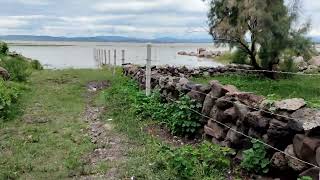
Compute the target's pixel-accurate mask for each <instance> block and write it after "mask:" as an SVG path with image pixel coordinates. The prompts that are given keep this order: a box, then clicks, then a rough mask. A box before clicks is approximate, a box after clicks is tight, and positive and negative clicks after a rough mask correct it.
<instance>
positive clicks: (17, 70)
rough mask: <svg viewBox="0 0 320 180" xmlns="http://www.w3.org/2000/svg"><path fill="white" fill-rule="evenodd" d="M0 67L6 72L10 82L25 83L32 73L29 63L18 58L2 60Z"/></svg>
mask: <svg viewBox="0 0 320 180" xmlns="http://www.w3.org/2000/svg"><path fill="white" fill-rule="evenodd" d="M0 66H2V67H4V68H5V69H7V70H8V72H9V73H10V80H12V81H18V82H25V81H27V79H28V77H29V76H30V75H31V72H32V69H31V66H30V63H29V62H28V61H26V60H25V59H23V58H22V57H19V56H18V57H6V58H3V59H2V61H1V62H0Z"/></svg>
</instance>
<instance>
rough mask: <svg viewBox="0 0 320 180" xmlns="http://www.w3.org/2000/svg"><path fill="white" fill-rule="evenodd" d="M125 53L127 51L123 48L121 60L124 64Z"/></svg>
mask: <svg viewBox="0 0 320 180" xmlns="http://www.w3.org/2000/svg"><path fill="white" fill-rule="evenodd" d="M124 53H125V51H124V49H123V50H121V55H122V58H121V60H122V64H124Z"/></svg>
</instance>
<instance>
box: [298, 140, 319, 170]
mask: <svg viewBox="0 0 320 180" xmlns="http://www.w3.org/2000/svg"><path fill="white" fill-rule="evenodd" d="M319 146H320V139H318V138H310V137H306V136H303V135H299V134H298V135H296V136H295V137H294V138H293V148H294V152H295V153H296V154H297V156H298V157H299V158H301V159H302V160H304V161H307V162H309V163H312V164H317V162H316V150H317V148H318V147H319Z"/></svg>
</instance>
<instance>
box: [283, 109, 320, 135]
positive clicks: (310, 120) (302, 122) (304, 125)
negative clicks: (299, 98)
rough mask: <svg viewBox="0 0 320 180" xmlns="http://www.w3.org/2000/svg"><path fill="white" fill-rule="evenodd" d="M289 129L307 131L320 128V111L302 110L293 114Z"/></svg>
mask: <svg viewBox="0 0 320 180" xmlns="http://www.w3.org/2000/svg"><path fill="white" fill-rule="evenodd" d="M291 117H292V119H290V120H289V123H288V125H289V127H290V128H291V129H293V130H296V131H302V130H304V131H307V130H311V129H313V128H316V127H319V126H320V110H317V109H310V108H302V109H299V110H297V111H296V112H294V113H292V114H291Z"/></svg>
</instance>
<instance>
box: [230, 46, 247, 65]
mask: <svg viewBox="0 0 320 180" xmlns="http://www.w3.org/2000/svg"><path fill="white" fill-rule="evenodd" d="M247 60H248V54H247V53H246V52H245V51H243V50H242V49H237V50H236V51H235V52H234V54H233V56H232V62H233V63H236V64H248V62H247Z"/></svg>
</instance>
